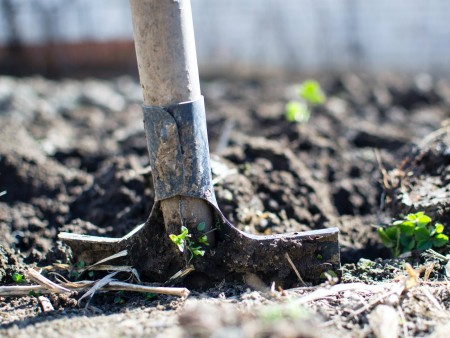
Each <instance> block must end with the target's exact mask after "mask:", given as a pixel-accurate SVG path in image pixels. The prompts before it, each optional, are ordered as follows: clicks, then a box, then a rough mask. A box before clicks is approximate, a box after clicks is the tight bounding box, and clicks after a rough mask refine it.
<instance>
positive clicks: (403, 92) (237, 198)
mask: <svg viewBox="0 0 450 338" xmlns="http://www.w3.org/2000/svg"><path fill="white" fill-rule="evenodd" d="M301 80H302V79H301V78H295V79H292V78H291V79H288V78H270V79H269V78H263V79H259V78H258V79H251V80H242V79H240V80H229V79H224V78H212V79H205V80H204V81H203V83H202V89H203V94H204V96H205V98H206V107H207V120H208V121H207V122H208V132H209V138H210V149H211V155H212V172H213V178H216V179H217V184H216V185H215V191H216V197H217V200H218V203H219V205H220V207H221V209H222V211H223V213H224V214H225V216H226V217H227V218H228V219H229V220H230V221H231V222H232V223H233V224H235V225H236V226H238V227H239V228H240V229H242V230H244V231H246V232H249V233H254V234H274V233H285V232H291V231H304V230H311V229H321V228H324V227H334V226H337V227H339V228H340V231H341V234H340V243H341V248H342V252H341V258H342V262H343V263H348V265H346V266H345V267H344V277H343V278H344V280H343V281H344V282H356V281H358V282H359V281H362V282H365V283H374V282H376V281H379V282H381V281H384V282H386V281H396V280H397V281H398V278H397V279H395V278H396V276H397V275H398V274H405V271H404V270H403V268H402V266H401V262H399V261H395V263H391V262H389V261H381V260H379V261H377V263H374V264H379V266H375V265H373V264H372V263H370V264H367V266H366V265H364V264H363V267H362V268H361V264H362V263H361V262H366V261H364V260H363V261H360V262H359V263H358V261H359V260H360V258H364V259H366V260H367V259H369V260H375V259H379V258H388V256H389V252H388V251H387V250H386V249H385V248H384V247H383V246H382V245H381V244H380V242H379V240H378V237H377V234H376V227H375V225H377V224H383V223H387V222H389V221H390V220H391V217H399V215H400V214H402V213H403V214H404V213H407V212H409V211H413V210H415V211H419V210H426V211H427V212H429V213H430V214H431V215H432V216H435V217H436V218H437V219H439V220H440V221H442V222H444V224H448V222H449V218H450V217H449V205H448V201H449V189H448V187H447V183H448V180H449V171H448V170H449V169H448V168H449V156H450V155H449V151H448V149H449V141H448V140H449V137H448V133H447V129H446V127H445V128H444V129H441V131H440V132H435V134H434V136H435V137H434V138H433V137H429V139H428V140H425V141H423V139H424V138H425V137H426V136H427V135H429V134H430V133H432V132H434V131H436V130H438V129H439V128H441V127H442V125H445V123H444V122H445V120H446V119H447V118H448V117H449V115H450V83H449V82H447V81H445V80H434V79H431V78H428V77H427V76H425V75H420V76H417V77H415V78H411V77H402V76H398V75H395V76H394V75H385V76H380V77H377V78H373V77H367V76H357V75H353V74H345V75H341V76H328V77H324V78H322V79H320V81H321V83H322V85H323V87H324V91H325V92H326V93H327V96H328V100H327V102H326V104H325V105H324V106H322V107H318V108H315V110H314V114H313V116H312V118H311V121H310V122H309V123H308V124H306V125H300V124H294V123H289V122H287V121H286V120H285V119H284V116H283V109H284V104H285V103H286V102H287V100H289V99H292V98H295V91H294V90H293V88H294V85H295V84H296V83H299V82H301ZM140 103H141V97H140V86H139V84H138V83H137V82H136V81H135V80H134V79H131V78H128V77H121V78H117V79H114V80H111V81H100V80H84V81H77V80H61V81H48V80H45V79H42V78H30V79H15V78H6V77H3V78H0V192H1V191H6V192H7V194H6V195H4V196H0V232H1V233H2V234H3V235H2V236H0V284H11V283H12V280H11V274H12V272H13V271H21V269H23V267H24V266H25V265H27V264H28V265H38V266H45V265H49V264H52V263H55V262H61V263H69V264H70V263H74V262H73V259H72V257H71V256H70V251H69V250H67V248H66V247H65V246H64V245H62V244H61V243H58V242H57V241H56V238H57V237H56V236H57V234H58V232H60V231H70V232H76V233H80V234H90V235H102V236H111V237H120V236H123V235H125V234H126V233H128V232H129V231H130V230H131V229H133V227H134V226H136V225H138V224H141V223H143V222H144V221H145V220H146V219H147V217H148V215H149V214H150V210H151V208H152V205H153V198H154V194H153V189H152V178H151V173H150V172H149V171H148V170H147V167H148V155H147V149H146V141H145V135H144V130H143V125H142V113H141V109H140ZM443 123H444V124H443ZM420 142H423V143H424V144H422V147H417V146H415V145H414V144H419V143H420ZM377 154H379V156H377ZM377 158H380V159H381V163H379V162H378V160H377ZM403 159H404V160H403ZM380 167H381V168H383V169H385V170H386V171H388V172H389V174H388V176H389V177H386V176H385V177H383V175H382V173H381V170H380ZM386 180H388V183H389V184H387V183H386V182H387V181H386ZM400 181H401V183H400ZM430 194H431V195H430ZM424 196H428V198H426V199H425V200H424V199H423V197H424ZM385 197H386V198H385ZM408 201H412V202H411V203H410V204H408ZM385 202H386V203H387V210H385V208H384V205H385ZM386 211H388V212H386ZM357 263H358V264H359V265H357ZM413 263H415V264H416V265H417V264H422V263H424V259H423V257H422V258H420V257H416V259H415V260H414V262H413ZM389 266H394V268H393V270H389V268H387V267H389ZM377 269H378V270H377ZM366 270H368V271H369V272H368V273H365V272H364V271H366ZM370 271H372V273H370ZM374 271H375V272H374ZM383 271H389V272H387V273H381V272H383ZM363 272H364V273H363ZM443 274H444V266H443V264H441V265H437V266H436V268H435V273H434V275H432V276H433V278H434V280H436V281H437V280H442V278H443ZM362 275H364V276H365V277H364V278H363V277H361V276H362ZM367 276H369V277H367ZM250 285H251V287H252V288H253V289H254V288H255V285H252V284H251V283H250ZM248 287H249V286H247V285H225V284H223V285H217V287H216V288H213V289H210V290H209V291H208V292H206V293H195V292H194V295H193V296H191V297H190V298H189V299H188V301H187V303H186V304H185V303H184V301H181V300H177V299H175V298H173V297H168V296H161V297H158V298H157V299H156V300H144V299H143V298H142V297H140V298H139V297H138V296H134V295H125V296H123V297H122V298H123V300H124V301H125V303H123V304H115V303H114V302H113V300H114V298H115V297H114V295H112V296H111V295H109V296H108V295H98V296H96V297H94V301H93V305H94V306H95V307H93V308H88V309H83V308H78V307H77V306H76V299H78V298H79V296H75V295H72V296H70V297H68V298H67V297H66V298H61V297H56V296H54V297H52V298H51V301H52V302H53V303H54V306H55V308H56V310H57V311H56V312H53V313H51V314H43V313H41V310H40V308H39V306H38V305H37V302H36V300H35V299H34V298H33V297H23V298H1V297H0V314H1V326H0V336H8V337H9V336H10V337H13V336H14V337H18V336H27V335H30V334H33V335H36V332H37V333H38V334H37V336H48V337H52V336H55V337H56V336H57V335H58V336H60V335H65V336H70V337H72V336H85V335H87V336H89V335H92V334H97V333H98V332H101V335H100V336H103V335H104V336H105V337H106V336H108V337H109V336H113V337H115V336H117V337H119V336H139V337H143V336H148V335H152V334H157V333H159V334H161V335H163V336H170V335H173V336H177V335H178V336H198V337H207V336H210V335H211V334H213V333H215V334H216V336H218V337H222V336H224V337H225V336H226V337H232V336H233V337H242V336H243V337H253V336H257V335H258V334H259V335H260V336H263V337H309V336H311V337H319V336H330V337H331V336H371V335H373V330H372V329H371V328H372V327H373V326H371V325H370V323H369V321H368V318H369V317H368V316H367V314H368V313H369V312H370V310H372V308H374V306H372V307H370V308H368V310H367V311H366V312H365V313H363V314H362V316H361V317H356V318H354V319H352V320H348V321H346V320H344V319H343V320H342V322H341V321H339V320H337V319H336V318H337V317H339V316H341V317H342V318H345V317H346V316H348V312H345V310H342V307H344V308H345V306H346V304H347V305H349V304H350V305H351V306H356V305H358V304H359V305H360V303H361V302H362V303H363V304H364V299H366V300H367V299H368V298H367V297H369V296H368V295H367V294H359V293H358V292H355V293H354V296H352V297H353V298H354V299H350V300H348V302H347V303H345V301H343V299H344V298H345V297H344V296H342V294H339V297H338V298H336V299H334V300H331V298H328V300H327V301H325V300H323V301H322V306H321V303H320V302H316V303H309V306H306V304H304V305H305V307H303V306H302V307H301V311H300V310H298V309H297V310H295V311H294V310H292V309H291V307H292V306H291V307H290V305H289V302H288V303H286V302H284V301H280V297H281V298H282V296H279V295H278V296H274V294H273V293H272V294H269V295H268V294H267V293H261V292H256V291H247V288H248ZM257 291H258V290H257ZM259 291H261V290H259ZM436 292H437V291H436ZM439 292H440V293H439V295H437V294H434V296H433V297H436V298H437V299H438V302H440V303H439V304H441V305H442V306H444V308H445V307H446V305H445V304H447V302H448V292H447V291H445V292H444V291H442V292H441V291H439ZM304 294H305V293H304V292H303V291H301V292H300V293H299V294H297V296H299V295H304ZM410 294H411V293H410ZM290 297H291V298H292V297H294V296H292V295H291V296H290ZM408 297H409V296H408ZM408 297H407V299H405V304H409V303H408V302H409V298H408ZM417 297H419V298H420V297H422V296H421V295H419V296H417ZM423 297H425V298H426V297H428V296H426V295H425V296H423ZM294 299H295V297H294ZM355 299H356V300H355ZM427 299H428V298H427ZM372 300H373V299H372ZM323 302H328V303H327V304H326V305H325V303H323ZM333 302H334V305H335V307H336V309H334V308H333V306H332V305H333ZM358 302H359V303H358ZM355 304H356V305H355ZM396 304H397V305H393V306H397V308H398V307H399V306H400V308H401V305H398V303H396ZM424 304H425V303H423V304H422V303H421V306H422V305H423V306H425V305H427V304H425V305H424ZM405 306H406V305H405ZM408 306H409V305H408ZM411 306H412V305H411ZM271 307H272V308H271ZM339 309H341V310H342V311H341V310H339ZM421 309H422V308H421ZM413 310H414V309H413V308H411V307H405V308H403V312H402V313H403V316H404V317H406V319H404V320H408V321H409V323H411V321H413V320H414V318H412V317H411V318H410V316H412V313H413ZM267 311H269V312H270V311H272V312H274V313H275V315H274V314H273V313H272V314H270V313H269V314H267V313H266V312H267ZM299 311H300V312H299ZM445 313H446V316H448V315H449V314H448V313H447V312H445ZM203 314H205V315H203ZM206 314H208V315H207V316H206ZM277 314H278V315H277ZM279 314H281V315H279ZM267 316H269V317H270V318H271V319H270V320H269V319H267ZM271 316H272V317H273V318H272V317H271ZM277 316H278V317H277ZM336 316H337V317H336ZM418 316H420V315H418ZM86 317H88V318H86ZM106 318H110V319H106ZM421 318H422V317H421ZM423 318H425V317H423ZM446 318H448V317H446ZM433 320H434V322H430V319H429V318H425V319H423V320H418V321H417V325H410V326H408V327H407V328H406V330H407V332H409V334H410V335H415V334H418V335H424V334H429V333H431V332H432V331H433V328H434V327H439V325H441V324H442V323H444V321H443V320H442V321H441V320H440V319H439V318H437V319H436V318H434V319H433ZM111 321H114V322H115V323H121V324H120V325H119V324H117V325H115V326H112V327H110V326H109V324H108V323H109V322H111ZM127 323H128V324H127ZM176 323H179V325H176ZM324 323H328V324H327V325H328V326H327V325H326V326H324V325H325V324H324ZM430 323H431V324H430ZM442 325H443V324H442ZM64 327H70V329H69V331H70V332H67V331H64V332H63V331H61V330H63V329H62V328H64ZM324 327H326V329H323V328H324ZM52 330H53V331H52ZM233 330H234V331H233ZM354 330H357V333H355V332H356V331H354ZM50 332H54V333H52V334H53V335H52V334H50ZM56 332H58V334H56ZM321 332H322V333H321ZM402 334H403V335H405V334H404V332H403V333H402ZM97 336H99V335H97Z"/></svg>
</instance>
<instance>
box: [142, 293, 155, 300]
mask: <svg viewBox="0 0 450 338" xmlns="http://www.w3.org/2000/svg"><path fill="white" fill-rule="evenodd" d="M155 297H156V294H154V293H151V292H146V293H144V298H145V300H150V299H153V298H155Z"/></svg>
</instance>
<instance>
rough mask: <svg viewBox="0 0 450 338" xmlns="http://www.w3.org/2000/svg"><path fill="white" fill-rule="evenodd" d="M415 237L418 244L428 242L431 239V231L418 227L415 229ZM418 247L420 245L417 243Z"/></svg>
mask: <svg viewBox="0 0 450 338" xmlns="http://www.w3.org/2000/svg"><path fill="white" fill-rule="evenodd" d="M414 237H415V238H416V240H417V241H418V242H421V241H428V240H429V239H430V238H431V235H430V231H428V229H427V228H424V227H422V226H417V227H416V228H415V229H414ZM417 245H419V243H417ZM419 250H420V249H419Z"/></svg>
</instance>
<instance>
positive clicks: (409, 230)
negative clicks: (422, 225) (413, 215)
mask: <svg viewBox="0 0 450 338" xmlns="http://www.w3.org/2000/svg"><path fill="white" fill-rule="evenodd" d="M398 227H399V228H400V231H401V232H402V233H404V234H405V235H408V236H412V235H413V234H414V228H415V224H414V222H411V221H403V222H401V223H399V224H398Z"/></svg>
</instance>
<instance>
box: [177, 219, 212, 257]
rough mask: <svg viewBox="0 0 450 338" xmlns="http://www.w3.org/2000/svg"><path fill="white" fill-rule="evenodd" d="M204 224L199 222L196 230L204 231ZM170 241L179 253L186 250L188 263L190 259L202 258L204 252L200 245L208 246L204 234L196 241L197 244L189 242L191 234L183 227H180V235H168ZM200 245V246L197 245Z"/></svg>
mask: <svg viewBox="0 0 450 338" xmlns="http://www.w3.org/2000/svg"><path fill="white" fill-rule="evenodd" d="M205 226H206V224H205V222H201V223H199V224H198V225H197V230H199V231H203V230H204V229H205ZM169 238H170V240H171V241H172V242H173V243H174V244H176V245H177V247H178V250H180V251H181V252H184V250H185V249H187V250H188V251H189V253H190V258H189V262H190V261H191V260H192V258H194V257H197V256H203V255H204V254H205V250H204V249H203V247H202V245H209V243H208V238H207V237H206V234H202V235H201V236H200V237H199V238H198V239H197V242H198V243H197V244H195V243H194V242H193V241H192V240H191V234H190V233H189V230H188V228H186V227H185V226H182V227H181V234H179V235H175V234H170V235H169ZM199 244H200V245H199Z"/></svg>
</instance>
